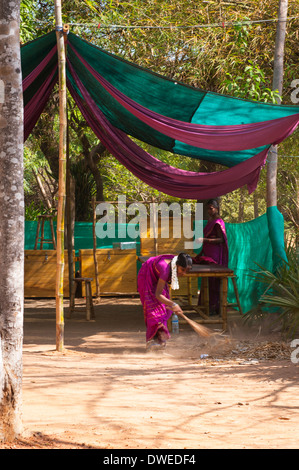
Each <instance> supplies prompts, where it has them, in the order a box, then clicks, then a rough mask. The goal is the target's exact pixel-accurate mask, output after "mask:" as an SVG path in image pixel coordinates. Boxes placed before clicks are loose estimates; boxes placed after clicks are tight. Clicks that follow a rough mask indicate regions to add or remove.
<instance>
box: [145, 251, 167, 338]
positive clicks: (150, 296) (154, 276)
mask: <svg viewBox="0 0 299 470" xmlns="http://www.w3.org/2000/svg"><path fill="white" fill-rule="evenodd" d="M173 257H174V255H160V256H156V257H153V258H149V259H148V260H147V261H146V262H145V263H143V265H142V266H141V269H140V271H139V273H138V278H137V285H138V292H139V295H140V300H141V303H142V306H143V314H144V321H145V325H146V341H150V340H151V339H153V338H154V337H155V336H156V335H157V340H158V342H159V343H163V342H164V341H166V340H167V339H169V338H170V334H169V331H168V328H167V320H168V319H169V318H170V317H171V314H172V311H171V310H169V308H168V307H166V305H164V304H161V302H159V300H158V299H157V298H156V295H155V292H156V287H157V284H158V281H159V279H163V281H165V286H164V289H163V292H162V294H163V295H164V296H165V297H166V298H167V299H169V298H170V296H169V287H168V284H167V282H169V281H170V268H171V266H170V263H167V261H166V260H172V259H173Z"/></svg>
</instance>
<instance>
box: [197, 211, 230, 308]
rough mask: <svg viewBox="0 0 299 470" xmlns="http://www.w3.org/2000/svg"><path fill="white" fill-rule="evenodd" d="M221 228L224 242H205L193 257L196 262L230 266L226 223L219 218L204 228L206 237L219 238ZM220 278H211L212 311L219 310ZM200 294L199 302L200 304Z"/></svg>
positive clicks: (210, 299) (210, 297) (210, 301)
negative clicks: (199, 251) (200, 250)
mask: <svg viewBox="0 0 299 470" xmlns="http://www.w3.org/2000/svg"><path fill="white" fill-rule="evenodd" d="M219 230H221V235H222V238H223V242H222V243H218V244H217V245H215V244H212V243H209V242H203V245H202V252H201V253H200V254H199V255H197V256H196V257H195V258H193V263H194V264H218V265H220V266H226V267H227V266H228V243H227V236H226V230H225V224H224V222H223V220H222V219H220V217H219V218H217V219H215V220H210V221H209V222H208V223H207V225H206V226H205V228H204V231H203V233H204V238H209V239H213V238H219ZM219 292H220V280H219V279H218V278H213V277H210V278H209V304H210V311H212V312H215V313H218V312H219V299H220V294H219ZM200 301H201V299H200V296H199V299H198V304H199V305H200Z"/></svg>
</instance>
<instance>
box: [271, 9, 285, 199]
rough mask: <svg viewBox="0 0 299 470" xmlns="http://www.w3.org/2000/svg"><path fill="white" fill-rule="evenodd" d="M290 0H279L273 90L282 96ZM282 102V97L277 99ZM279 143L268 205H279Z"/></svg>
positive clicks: (273, 160)
mask: <svg viewBox="0 0 299 470" xmlns="http://www.w3.org/2000/svg"><path fill="white" fill-rule="evenodd" d="M287 16H288V0H280V1H279V10H278V23H277V28H276V38H275V52H274V68H273V83H272V90H273V91H275V90H278V92H279V94H280V96H282V89H283V61H284V44H285V36H286V28H287ZM277 103H278V104H281V99H278V100H277ZM277 155H278V153H277V145H275V146H273V147H271V150H270V152H269V155H268V164H267V207H271V206H277V166H278V157H277Z"/></svg>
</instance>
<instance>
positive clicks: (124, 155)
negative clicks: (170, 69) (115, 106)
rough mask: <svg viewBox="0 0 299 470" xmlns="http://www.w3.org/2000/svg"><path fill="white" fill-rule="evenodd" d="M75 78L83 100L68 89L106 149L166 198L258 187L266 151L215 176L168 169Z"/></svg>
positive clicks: (167, 166) (70, 86) (74, 75)
mask: <svg viewBox="0 0 299 470" xmlns="http://www.w3.org/2000/svg"><path fill="white" fill-rule="evenodd" d="M68 66H69V67H70V70H71V73H72V77H73V79H74V80H75V82H76V85H77V86H78V89H79V90H80V93H81V94H82V97H83V99H82V98H81V97H80V96H79V94H78V93H77V92H76V91H75V89H74V88H73V87H72V85H71V83H70V82H68V88H69V90H70V92H71V94H72V96H73V98H74V100H75V101H76V103H77V105H78V107H79V109H80V110H81V112H82V114H83V116H84V117H85V119H86V121H87V122H88V124H89V125H90V127H91V128H92V129H93V131H94V133H95V134H96V135H97V137H98V138H99V139H100V140H101V142H103V144H104V145H105V147H106V148H107V149H108V150H109V151H110V152H111V154H112V155H114V156H115V157H116V158H117V159H118V160H119V161H120V162H121V163H122V164H123V165H124V166H125V167H126V168H128V169H129V170H130V171H131V172H132V173H133V174H134V175H135V176H137V177H138V178H139V179H141V180H142V181H144V182H145V183H147V184H149V185H150V186H152V187H154V188H155V189H158V190H159V191H162V192H164V193H166V194H169V195H172V196H177V197H181V198H186V199H201V198H203V199H206V198H209V197H216V196H220V195H223V194H226V193H228V192H231V191H234V190H235V189H237V188H239V187H241V186H244V185H246V184H247V186H248V190H249V192H252V191H253V190H254V189H255V188H256V185H257V182H258V178H259V174H260V170H261V167H262V166H263V165H264V163H265V159H266V156H267V152H268V150H267V149H266V150H264V151H262V152H260V153H259V154H257V155H255V156H254V157H252V158H250V159H248V160H247V161H245V162H242V163H239V164H238V165H235V166H234V167H232V168H229V169H227V170H224V171H220V172H213V173H195V172H191V171H186V170H180V169H178V168H175V167H172V166H170V165H167V164H165V163H163V162H161V161H160V160H158V159H156V158H155V157H153V156H152V155H150V154H149V153H148V152H146V151H145V150H143V149H142V148H141V147H139V146H138V145H137V144H136V143H135V142H133V141H132V140H131V139H130V138H129V137H128V136H127V135H126V134H125V133H124V132H122V131H120V130H119V129H116V128H115V127H114V126H112V124H111V123H110V122H109V121H108V120H107V119H106V118H105V116H104V115H103V113H102V112H101V111H100V110H99V108H98V107H97V106H96V105H95V103H94V101H93V100H92V98H91V96H90V95H89V93H88V92H87V90H86V89H85V88H84V86H83V84H82V83H81V82H80V80H79V78H78V76H77V74H76V72H75V71H74V69H73V67H72V65H71V64H70V63H68Z"/></svg>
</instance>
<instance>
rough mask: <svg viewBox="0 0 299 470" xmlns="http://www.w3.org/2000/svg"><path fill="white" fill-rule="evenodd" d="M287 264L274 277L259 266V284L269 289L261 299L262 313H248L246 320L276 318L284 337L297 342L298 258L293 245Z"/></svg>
mask: <svg viewBox="0 0 299 470" xmlns="http://www.w3.org/2000/svg"><path fill="white" fill-rule="evenodd" d="M286 253H287V261H285V260H283V259H282V260H281V266H280V267H279V268H278V269H277V272H276V273H272V272H270V271H268V270H266V269H263V267H261V266H260V270H259V271H256V281H258V282H261V283H263V284H264V285H265V286H267V288H266V290H265V292H264V294H263V295H262V296H261V298H260V301H259V303H260V307H261V308H260V309H258V310H255V311H251V312H248V313H247V314H246V320H248V319H250V320H252V319H257V318H263V317H265V316H267V317H268V316H270V317H271V315H273V313H274V314H275V313H276V314H277V315H278V316H277V318H275V322H276V323H279V324H281V325H282V328H283V331H284V333H285V334H286V335H287V336H288V337H292V338H294V336H295V335H296V333H297V332H298V328H299V256H298V252H297V251H296V247H295V245H294V244H292V245H290V246H289V247H288V249H287V251H286Z"/></svg>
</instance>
